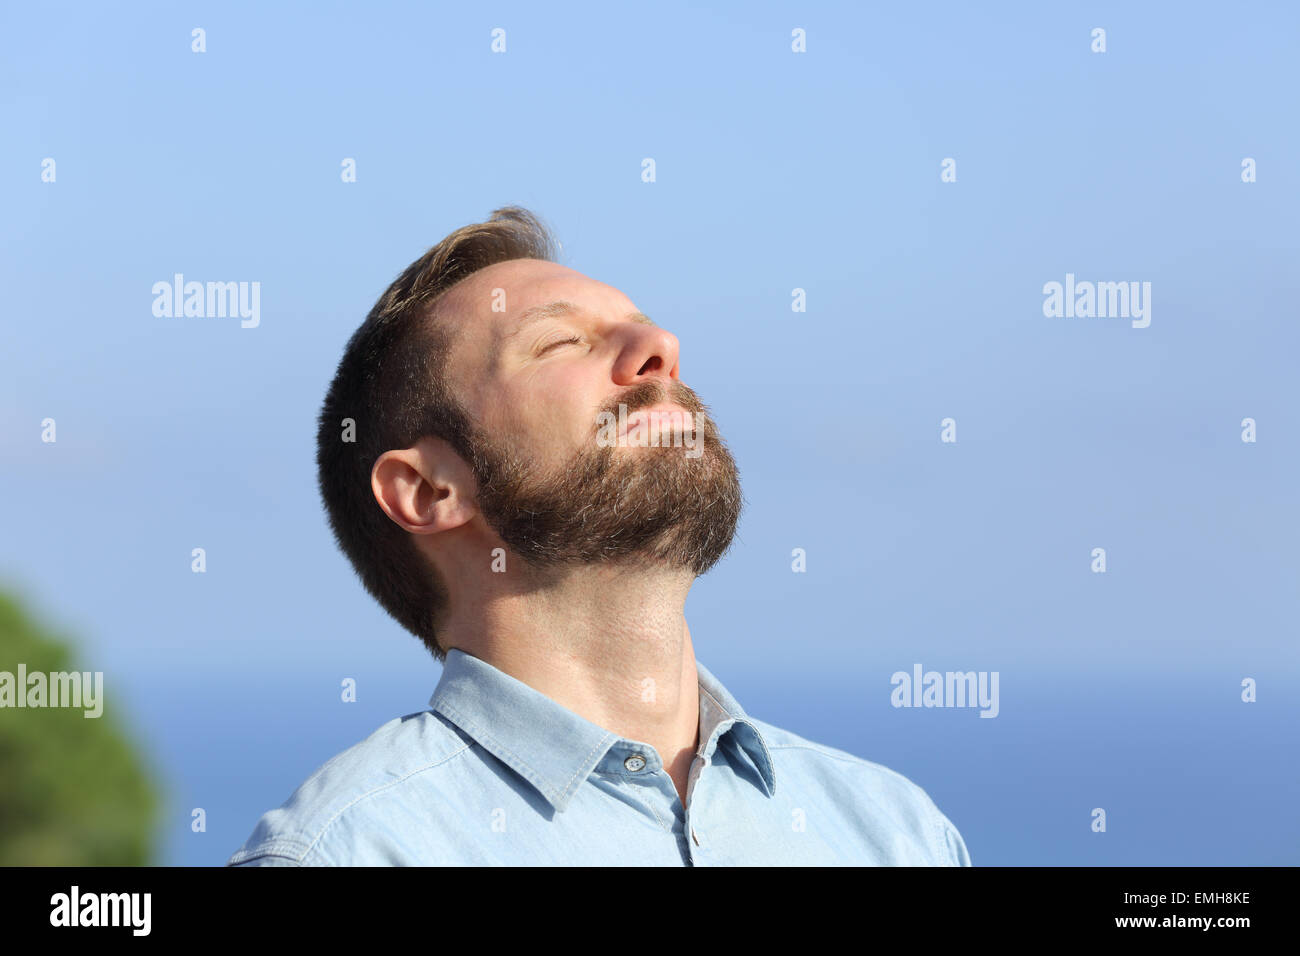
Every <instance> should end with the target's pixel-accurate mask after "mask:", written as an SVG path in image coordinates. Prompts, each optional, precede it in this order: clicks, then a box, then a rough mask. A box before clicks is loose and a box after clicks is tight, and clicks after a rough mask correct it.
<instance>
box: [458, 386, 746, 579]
mask: <svg viewBox="0 0 1300 956" xmlns="http://www.w3.org/2000/svg"><path fill="white" fill-rule="evenodd" d="M664 401H671V402H675V403H676V404H678V405H680V406H681V407H682V408H684V409H686V411H688V412H690V414H691V417H690V419H689V421H690V422H691V423H692V425H693V428H694V433H693V436H691V435H688V438H693V441H694V443H695V444H694V446H693V448H694V449H698V450H699V453H698V455H697V456H696V457H690V456H688V454H687V451H688V450H692V449H690V448H688V447H687V446H686V445H685V444H684V443H679V444H676V445H674V444H673V442H674V441H675V440H677V436H676V435H671V436H669V435H667V433H661V434H660V438H659V442H658V447H655V446H649V447H623V448H615V447H609V446H608V445H607V446H606V447H600V443H599V442H598V440H597V437H596V433H595V431H594V430H593V433H592V437H591V440H590V442H588V443H586V444H584V446H583V447H582V449H581V450H579V451H578V452H577V453H576V454H575V455H574V456H573V458H572V459H570V460H569V461H568V462H567V463H566V464H565V466H564V467H562V468H560V469H559V470H557V471H554V472H549V473H547V472H542V471H540V470H539V469H538V468H537V467H536V465H535V464H534V463H533V462H530V461H525V460H523V459H522V458H520V457H519V456H518V455H516V454H513V453H511V451H510V450H509V449H508V448H507V447H504V446H503V445H502V444H500V443H498V442H497V441H495V440H493V439H492V438H490V437H489V436H487V435H485V434H482V433H481V432H479V431H478V430H477V429H474V430H473V433H472V435H471V436H470V445H471V452H472V454H471V457H470V463H471V466H472V468H473V470H474V474H475V477H476V479H477V481H478V503H479V508H480V510H481V512H482V514H483V517H484V520H485V521H486V522H487V523H488V525H489V526H490V527H491V528H492V529H493V530H494V531H495V532H496V533H497V534H498V535H499V536H500V537H501V539H502V540H503V541H504V542H505V543H506V545H507V546H508V547H509V548H510V550H512V551H513V552H515V553H516V554H517V555H518V556H519V557H521V558H522V559H523V560H524V561H525V562H527V563H528V564H529V565H531V566H532V567H533V568H534V569H538V570H552V569H559V568H562V567H565V566H570V565H581V564H593V563H601V562H612V563H637V564H642V563H644V564H657V565H661V566H665V567H669V568H683V569H689V570H691V571H692V572H694V574H696V575H697V576H698V575H701V574H704V573H705V572H706V571H708V570H709V569H710V568H711V567H713V565H714V564H716V563H717V562H718V560H719V559H720V558H721V557H722V556H723V554H725V553H726V551H727V549H728V548H729V547H730V546H731V541H732V537H733V536H734V534H735V531H736V524H737V522H738V521H739V518H740V512H741V508H742V506H743V497H742V495H741V489H740V475H739V472H738V470H737V468H736V462H735V459H733V458H732V457H731V453H730V452H729V451H728V450H727V447H726V445H725V444H724V443H723V441H722V438H721V436H720V435H719V434H718V431H717V428H716V427H715V426H714V424H713V419H712V417H710V416H709V415H708V410H707V408H705V406H704V405H703V404H702V403H701V402H700V400H699V398H698V397H697V396H696V395H695V392H693V391H692V390H691V389H690V388H688V387H687V386H685V385H683V384H682V383H681V382H678V381H676V380H673V381H671V382H669V383H668V384H666V385H665V384H663V383H660V382H645V383H642V384H641V385H637V386H633V387H631V388H629V389H628V390H627V391H626V392H624V393H623V394H621V395H620V396H618V398H617V399H615V400H614V401H613V402H611V403H610V405H609V406H607V407H606V408H604V409H602V410H601V411H602V413H608V414H609V415H612V416H614V417H615V419H617V418H618V416H619V409H618V406H619V405H620V404H622V405H624V406H626V414H628V415H630V414H631V413H632V412H634V411H636V410H637V409H640V408H647V407H649V406H651V405H655V404H658V403H660V402H664ZM679 414H680V413H679ZM646 427H648V426H646ZM688 427H690V426H688ZM620 443H623V442H622V440H621V438H620ZM628 444H630V443H628ZM693 453H694V452H693Z"/></svg>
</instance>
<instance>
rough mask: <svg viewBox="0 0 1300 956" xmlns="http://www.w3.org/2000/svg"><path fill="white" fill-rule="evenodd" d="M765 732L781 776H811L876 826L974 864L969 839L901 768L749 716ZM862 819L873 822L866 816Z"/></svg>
mask: <svg viewBox="0 0 1300 956" xmlns="http://www.w3.org/2000/svg"><path fill="white" fill-rule="evenodd" d="M747 719H748V720H749V721H750V722H751V723H753V724H754V725H755V726H756V727H757V728H758V730H759V732H760V733H761V734H762V736H763V741H764V743H765V744H766V745H767V748H768V750H769V751H770V752H771V756H772V762H773V763H774V764H775V765H776V781H777V790H778V792H779V791H780V788H781V783H782V780H787V781H788V780H790V779H791V778H792V777H793V778H794V779H796V780H811V781H813V782H814V783H815V784H816V785H817V786H818V790H819V792H823V793H826V794H827V795H829V796H830V797H831V798H832V799H835V798H840V799H841V800H842V802H844V803H845V804H846V807H845V809H846V811H855V812H857V813H859V814H861V815H863V816H864V817H865V818H869V823H870V824H871V825H872V826H874V827H879V828H887V829H888V830H890V831H891V833H893V834H897V833H902V834H904V835H906V836H909V837H911V838H912V839H913V840H914V841H915V842H917V843H919V844H921V845H923V846H924V847H925V849H926V850H927V852H928V854H929V855H930V856H932V857H933V858H934V860H935V862H937V863H939V864H941V865H948V866H970V865H971V860H970V854H969V852H968V851H967V849H966V844H965V841H964V840H963V839H962V836H961V834H960V833H959V832H958V831H957V828H956V826H954V825H953V823H952V821H951V820H949V819H948V817H947V816H945V815H944V814H943V812H942V811H941V810H940V809H939V807H938V806H937V805H936V804H935V802H934V801H933V800H932V799H931V798H930V795H929V794H928V793H926V792H925V790H924V789H922V788H921V787H920V786H918V785H917V784H916V783H913V782H912V781H911V780H909V779H908V778H907V777H905V776H903V775H902V774H901V773H899V772H898V771H896V770H891V769H890V768H888V767H886V766H884V765H883V764H878V763H874V762H872V761H870V760H865V759H863V758H862V757H858V756H855V755H854V754H851V753H849V752H848V751H845V750H838V749H836V748H835V747H828V746H826V745H825V744H819V743H816V742H814V741H811V740H808V739H807V738H805V737H800V736H799V735H798V734H795V733H793V732H791V731H789V730H785V729H783V728H781V727H777V726H775V725H774V724H769V723H767V722H766V721H762V720H757V719H755V718H753V717H748V718H747ZM863 822H868V820H865V819H864V821H863Z"/></svg>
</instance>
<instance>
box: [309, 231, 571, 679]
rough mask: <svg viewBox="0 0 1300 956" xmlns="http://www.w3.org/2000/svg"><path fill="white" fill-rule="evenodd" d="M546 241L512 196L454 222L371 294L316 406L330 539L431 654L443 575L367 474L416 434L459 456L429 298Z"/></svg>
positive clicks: (464, 442) (528, 254)
mask: <svg viewBox="0 0 1300 956" xmlns="http://www.w3.org/2000/svg"><path fill="white" fill-rule="evenodd" d="M556 249H557V246H556V243H555V242H554V240H553V239H552V237H551V234H550V232H549V231H548V230H547V228H546V226H545V225H544V224H543V223H542V221H541V220H540V219H538V218H537V217H536V216H534V215H533V214H532V213H531V212H529V211H528V210H526V209H522V208H520V207H518V206H507V207H504V208H501V209H497V210H495V211H494V212H493V213H492V217H491V219H489V220H488V221H487V222H481V223H474V224H472V225H468V226H465V227H463V228H461V229H457V230H456V231H455V232H453V233H452V234H451V235H449V236H447V237H446V238H445V239H443V240H442V241H441V242H439V243H438V244H437V245H436V246H434V247H432V248H431V249H429V251H428V252H426V253H425V254H424V255H422V256H421V257H420V258H418V259H416V260H415V261H414V262H412V263H411V264H410V265H409V266H407V267H406V269H405V270H404V271H403V272H402V274H401V275H400V276H398V277H397V280H396V281H395V282H393V284H392V285H390V286H389V287H388V289H387V290H385V292H384V294H383V295H381V296H380V297H379V301H378V302H376V303H375V306H374V308H372V309H371V310H370V314H369V315H367V316H366V320H365V322H364V323H362V325H361V327H360V328H358V329H357V330H356V332H354V333H353V335H352V338H351V339H350V340H349V341H348V344H347V348H346V349H345V350H344V352H343V358H342V360H341V361H340V362H339V367H338V371H337V372H336V373H335V375H334V380H333V381H332V382H331V383H330V387H329V391H328V392H327V393H326V395H325V403H324V405H323V406H322V408H321V412H320V418H319V422H318V428H317V432H316V467H317V472H318V479H319V482H320V494H321V500H322V501H323V503H324V505H325V511H326V513H327V515H328V516H329V522H330V527H331V528H332V529H333V531H334V538H335V540H336V541H337V542H338V546H339V548H340V549H342V551H343V553H344V554H345V555H347V557H348V560H349V561H351V562H352V566H353V568H355V569H356V572H357V575H358V576H359V577H360V578H361V583H362V584H363V585H364V586H365V589H366V590H367V591H369V592H370V594H371V596H372V597H374V599H375V600H376V601H378V602H379V603H380V604H381V605H382V606H383V608H384V610H386V611H387V612H388V613H389V614H390V615H392V617H393V618H394V620H396V621H397V623H399V624H400V625H402V627H404V628H405V629H406V630H408V631H410V632H411V633H412V634H414V635H415V636H416V637H418V638H419V639H420V640H421V641H423V642H424V644H425V646H426V647H428V649H429V651H430V652H431V653H432V654H433V656H434V658H435V659H436V660H438V661H442V660H444V659H445V657H446V650H445V649H444V648H442V647H441V646H440V645H439V644H438V639H437V635H436V625H437V622H438V620H439V617H440V615H441V613H442V612H443V611H444V610H445V609H446V605H447V589H446V585H445V583H444V582H443V581H442V580H441V577H440V575H439V574H438V573H437V570H436V569H435V568H434V567H433V566H432V565H431V564H430V563H429V562H428V561H426V560H425V558H424V556H423V555H422V554H421V552H420V551H419V549H418V548H416V546H415V542H414V541H413V540H412V538H413V536H412V535H411V534H410V533H409V532H407V531H406V530H404V529H403V528H402V527H401V526H400V525H398V524H397V523H396V522H394V521H393V520H392V519H390V518H389V517H388V515H387V514H385V513H384V511H383V509H382V508H380V506H379V502H377V501H376V500H375V496H374V492H373V491H372V490H371V485H370V473H371V470H372V469H373V468H374V464H375V461H376V460H377V459H378V458H379V456H380V455H382V454H383V453H384V452H385V451H388V450H390V449H394V448H407V447H410V446H411V445H412V444H414V443H415V442H416V441H418V440H419V439H421V438H424V437H428V436H433V437H437V438H441V439H443V440H444V441H446V442H448V443H449V444H450V445H451V446H452V447H453V448H455V449H456V450H457V452H459V453H460V454H461V455H462V456H463V457H464V458H465V459H466V460H467V461H469V460H470V455H471V453H472V443H471V435H472V428H473V425H472V423H471V422H470V421H469V419H468V416H467V415H466V413H465V411H464V409H463V408H462V406H461V405H460V404H459V403H458V402H457V401H456V398H455V396H454V395H452V394H451V393H450V391H449V389H448V387H447V384H446V378H445V368H446V357H447V350H448V346H449V344H450V337H449V335H448V333H447V329H446V327H445V325H443V324H441V323H439V322H438V321H437V318H436V309H435V306H436V304H437V301H438V299H439V298H440V297H441V296H442V295H443V293H445V292H446V291H447V290H448V289H450V288H451V287H452V286H453V285H455V284H456V283H458V282H460V281H461V280H462V279H464V278H466V277H467V276H469V275H472V274H473V273H475V272H477V271H478V270H480V269H483V268H486V267H487V266H490V265H495V264H496V263H498V262H507V261H509V260H511V259H544V260H547V261H550V262H554V261H556V260H555V254H556ZM349 419H350V420H351V424H349V422H348V420H349Z"/></svg>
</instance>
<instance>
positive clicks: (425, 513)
mask: <svg viewBox="0 0 1300 956" xmlns="http://www.w3.org/2000/svg"><path fill="white" fill-rule="evenodd" d="M468 477H469V469H468V468H467V467H466V466H465V463H464V462H463V461H462V460H461V458H460V456H459V455H457V454H456V452H455V451H453V450H452V449H451V447H450V446H448V445H447V444H446V443H445V442H442V441H440V440H438V439H421V440H420V441H419V442H417V443H416V444H415V445H413V446H411V447H410V448H402V449H394V450H391V451H386V452H384V453H383V454H382V455H380V456H379V458H378V459H377V460H376V461H375V466H374V468H372V469H371V472H370V487H371V490H372V491H373V492H374V495H375V500H376V501H377V502H378V503H379V507H381V508H383V509H384V513H385V514H387V515H388V517H390V518H392V519H393V521H395V522H396V523H397V524H399V525H401V526H402V527H403V528H405V529H406V530H407V531H409V532H411V533H412V534H436V533H437V532H439V531H449V530H451V529H452V528H458V527H460V526H461V525H463V524H465V523H466V522H467V521H469V520H470V518H472V517H473V516H474V509H473V507H472V506H471V505H469V502H471V501H472V498H471V497H470V496H469V495H468V494H467V493H466V492H467V491H468V490H469V489H468V488H466V487H465V481H466V479H467V478H468Z"/></svg>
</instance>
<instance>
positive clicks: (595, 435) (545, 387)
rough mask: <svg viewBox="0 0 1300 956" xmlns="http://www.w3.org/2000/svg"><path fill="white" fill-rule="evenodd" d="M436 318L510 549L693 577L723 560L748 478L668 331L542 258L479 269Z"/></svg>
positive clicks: (483, 500)
mask: <svg viewBox="0 0 1300 956" xmlns="http://www.w3.org/2000/svg"><path fill="white" fill-rule="evenodd" d="M494 303H496V308H497V311H494V310H493V305H494ZM502 309H504V310H502ZM438 313H439V320H440V321H444V322H448V323H450V325H451V328H450V331H451V340H452V345H451V350H450V354H449V357H448V361H447V364H446V377H447V382H448V385H449V386H450V390H451V393H452V394H453V395H454V396H456V397H457V400H458V401H459V402H460V404H461V406H462V407H463V409H464V411H465V412H466V414H467V415H468V417H469V419H470V421H471V422H473V424H474V430H475V434H474V440H473V459H474V460H473V461H471V462H470V465H471V467H472V468H473V470H474V472H475V477H476V479H477V481H478V486H479V487H478V503H479V507H480V509H481V510H482V513H483V517H484V519H485V520H486V521H487V523H488V524H489V525H490V526H491V527H492V528H493V530H494V531H496V532H497V534H498V535H500V536H501V538H502V539H503V540H504V541H505V542H506V544H507V545H508V546H509V547H510V548H511V549H512V550H514V551H515V552H516V553H518V554H519V555H520V556H522V557H523V558H524V559H526V560H527V561H529V562H530V563H532V564H533V565H535V566H538V567H555V566H559V565H566V564H575V563H591V562H596V561H610V560H620V559H635V560H637V561H644V562H650V561H655V562H658V563H661V564H664V565H667V566H672V567H681V568H689V569H691V570H692V571H693V572H694V573H695V574H702V573H704V571H706V570H708V568H709V567H711V566H712V565H713V564H714V563H715V562H716V561H717V560H718V558H720V557H721V556H722V554H723V553H724V552H725V551H726V549H727V547H728V546H729V545H730V543H731V539H732V535H733V534H734V532H735V527H736V523H737V520H738V519H739V515H740V509H741V493H740V480H739V475H738V473H737V470H736V464H735V461H734V460H733V459H732V457H731V455H730V453H728V451H727V449H726V446H725V445H724V444H723V443H722V441H721V439H720V437H719V436H718V434H717V431H716V429H715V428H714V426H713V422H712V419H711V418H710V417H709V416H708V415H707V410H706V409H705V408H704V406H703V405H702V404H701V403H700V401H699V399H698V398H697V397H696V396H695V393H694V392H693V391H692V390H691V389H689V388H688V387H687V386H686V385H684V384H683V383H682V382H681V380H680V378H679V372H678V343H677V339H676V338H675V337H674V336H673V335H672V334H671V333H670V332H668V331H666V330H664V329H661V328H659V327H658V326H657V325H655V324H654V323H653V322H652V321H651V320H650V319H648V318H647V317H645V316H643V315H641V314H640V313H639V312H638V310H637V309H636V307H635V306H634V305H633V304H632V302H631V301H630V300H629V299H628V298H627V296H625V295H623V293H621V292H619V291H618V290H617V289H615V288H613V287H611V286H608V285H605V284H604V283H602V282H597V281H594V280H592V279H589V278H587V277H586V276H584V275H582V274H581V273H578V272H575V271H573V270H572V269H568V268H566V267H564V266H561V265H558V264H556V263H552V262H544V261H541V260H536V259H519V260H514V261H511V262H504V263H498V264H497V265H494V266H490V267H488V268H486V269H483V270H481V271H479V272H476V273H474V274H473V275H471V276H470V277H469V278H468V279H466V280H464V281H463V282H461V283H459V284H458V285H456V286H455V287H453V288H452V289H451V290H450V292H448V293H447V294H446V296H445V297H444V298H443V300H442V302H441V303H440V306H439V308H438ZM620 406H622V408H620ZM638 412H639V414H634V413H638ZM602 413H606V414H605V415H604V416H602Z"/></svg>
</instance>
